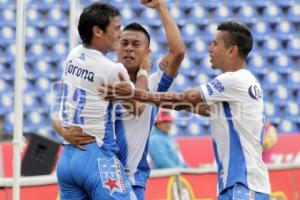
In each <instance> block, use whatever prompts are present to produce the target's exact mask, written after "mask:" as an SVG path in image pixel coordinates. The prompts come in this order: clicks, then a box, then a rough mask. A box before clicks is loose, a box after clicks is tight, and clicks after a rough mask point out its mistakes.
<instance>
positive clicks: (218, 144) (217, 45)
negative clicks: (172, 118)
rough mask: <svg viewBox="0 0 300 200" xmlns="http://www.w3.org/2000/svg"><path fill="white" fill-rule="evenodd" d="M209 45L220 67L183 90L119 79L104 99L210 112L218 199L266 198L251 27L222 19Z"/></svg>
mask: <svg viewBox="0 0 300 200" xmlns="http://www.w3.org/2000/svg"><path fill="white" fill-rule="evenodd" d="M217 29H218V32H217V34H216V36H215V38H214V40H213V42H212V43H211V44H210V46H209V54H210V58H211V60H210V61H211V64H212V66H213V67H214V68H219V69H221V70H222V71H223V73H222V74H221V75H219V76H217V77H216V78H214V79H212V80H210V81H209V82H208V83H206V84H203V85H201V86H200V87H198V88H192V89H188V90H186V91H184V92H181V93H175V92H151V91H146V90H140V89H137V88H132V86H131V85H129V84H127V83H119V84H118V85H115V87H114V88H112V87H110V86H108V87H107V88H104V91H105V92H106V93H105V95H106V98H107V99H110V98H112V99H123V98H127V97H129V98H132V97H133V98H134V99H136V100H139V101H143V102H149V103H154V104H156V105H159V106H162V107H166V108H172V109H176V110H187V111H190V112H194V113H197V114H201V115H210V123H211V133H212V140H213V147H214V152H215V157H216V161H217V165H218V199H221V200H223V199H255V200H265V199H269V194H270V183H269V175H268V170H267V168H266V166H265V164H264V162H263V160H262V151H263V148H262V144H263V136H264V114H263V112H264V102H263V96H262V89H261V86H260V84H259V82H258V81H257V79H256V78H255V76H254V75H253V74H252V73H251V72H250V71H249V70H248V69H247V66H246V59H247V55H248V53H249V52H250V51H251V49H252V44H253V38H252V34H251V32H250V31H249V29H248V28H247V27H246V26H245V25H243V24H240V23H238V22H234V21H230V22H224V23H221V24H220V25H219V26H218V28H217Z"/></svg>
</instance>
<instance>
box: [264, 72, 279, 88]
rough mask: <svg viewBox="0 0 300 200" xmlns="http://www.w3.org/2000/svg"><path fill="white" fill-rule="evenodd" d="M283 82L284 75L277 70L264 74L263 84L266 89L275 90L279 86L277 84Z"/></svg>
mask: <svg viewBox="0 0 300 200" xmlns="http://www.w3.org/2000/svg"><path fill="white" fill-rule="evenodd" d="M282 84H284V80H283V78H282V76H281V75H280V74H279V73H277V72H275V71H270V72H269V73H267V74H266V75H265V76H264V78H263V83H262V86H263V88H264V89H267V90H268V89H272V90H274V89H275V88H276V87H277V85H282Z"/></svg>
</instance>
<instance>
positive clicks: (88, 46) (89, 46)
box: [84, 41, 108, 55]
mask: <svg viewBox="0 0 300 200" xmlns="http://www.w3.org/2000/svg"><path fill="white" fill-rule="evenodd" d="M84 47H86V48H89V49H95V50H97V51H100V52H101V53H103V54H104V55H106V53H107V52H108V50H107V48H105V47H104V46H103V45H97V44H96V43H95V42H93V41H92V42H91V44H84Z"/></svg>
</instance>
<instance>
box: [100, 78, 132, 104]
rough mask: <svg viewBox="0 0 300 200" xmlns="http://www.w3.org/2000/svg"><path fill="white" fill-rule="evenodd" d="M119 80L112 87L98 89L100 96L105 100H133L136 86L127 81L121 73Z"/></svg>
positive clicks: (102, 86) (105, 86) (106, 86)
mask: <svg viewBox="0 0 300 200" xmlns="http://www.w3.org/2000/svg"><path fill="white" fill-rule="evenodd" d="M119 80H120V81H118V82H116V83H114V84H112V85H101V86H100V87H99V89H98V91H99V94H100V96H102V97H103V98H104V99H105V100H122V99H132V98H133V94H134V89H135V86H134V84H133V83H132V82H129V81H126V80H125V78H124V77H123V76H122V74H120V73H119Z"/></svg>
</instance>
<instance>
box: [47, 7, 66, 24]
mask: <svg viewBox="0 0 300 200" xmlns="http://www.w3.org/2000/svg"><path fill="white" fill-rule="evenodd" d="M46 24H47V25H55V26H63V27H67V26H68V24H69V22H68V16H67V15H66V13H65V12H64V11H63V10H61V9H60V8H54V9H53V8H52V9H50V10H49V12H48V13H47V16H46Z"/></svg>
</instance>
